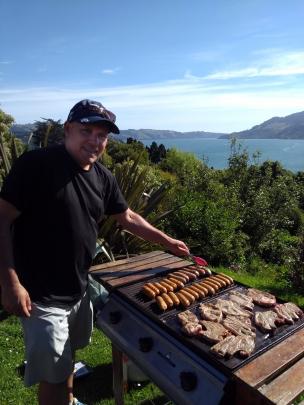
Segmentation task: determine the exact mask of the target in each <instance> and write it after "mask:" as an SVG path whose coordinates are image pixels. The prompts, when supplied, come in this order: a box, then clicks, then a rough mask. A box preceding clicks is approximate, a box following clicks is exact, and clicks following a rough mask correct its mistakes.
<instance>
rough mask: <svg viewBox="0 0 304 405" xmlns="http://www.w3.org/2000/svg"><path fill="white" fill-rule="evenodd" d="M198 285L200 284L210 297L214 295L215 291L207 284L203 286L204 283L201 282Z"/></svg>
mask: <svg viewBox="0 0 304 405" xmlns="http://www.w3.org/2000/svg"><path fill="white" fill-rule="evenodd" d="M200 284H201V285H202V286H203V287H205V288H207V290H208V294H211V295H213V294H215V289H214V288H213V287H211V285H210V284H207V283H206V284H205V282H204V281H202V282H201V283H200Z"/></svg>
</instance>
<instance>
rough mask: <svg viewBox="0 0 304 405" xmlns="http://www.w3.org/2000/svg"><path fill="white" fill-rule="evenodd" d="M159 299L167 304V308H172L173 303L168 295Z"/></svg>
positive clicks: (163, 295)
mask: <svg viewBox="0 0 304 405" xmlns="http://www.w3.org/2000/svg"><path fill="white" fill-rule="evenodd" d="M161 297H162V298H163V300H164V301H165V303H166V304H167V307H168V308H172V307H173V305H174V304H173V301H172V299H171V298H170V297H169V295H168V294H165V293H164V294H162V295H161Z"/></svg>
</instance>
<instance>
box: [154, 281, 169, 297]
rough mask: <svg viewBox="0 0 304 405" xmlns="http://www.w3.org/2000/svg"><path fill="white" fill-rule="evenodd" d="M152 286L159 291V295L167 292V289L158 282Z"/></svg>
mask: <svg viewBox="0 0 304 405" xmlns="http://www.w3.org/2000/svg"><path fill="white" fill-rule="evenodd" d="M154 285H155V286H156V287H157V288H158V289H159V292H160V294H163V293H166V292H167V288H166V287H164V286H163V285H161V284H159V283H158V282H155V283H154Z"/></svg>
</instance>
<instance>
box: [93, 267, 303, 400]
mask: <svg viewBox="0 0 304 405" xmlns="http://www.w3.org/2000/svg"><path fill="white" fill-rule="evenodd" d="M159 276H160V275H158V277H153V278H151V279H149V280H147V279H146V280H145V281H144V282H137V283H135V284H131V285H127V286H123V287H120V288H117V289H115V290H114V291H113V292H112V293H111V294H110V298H109V301H108V303H107V304H106V305H105V306H104V307H103V308H102V309H101V310H100V311H99V313H98V317H97V324H98V327H99V328H100V329H102V330H103V331H104V333H105V334H106V335H107V336H108V337H109V338H110V339H111V341H112V342H113V343H114V344H116V345H117V346H118V347H119V348H120V350H122V351H123V352H125V353H126V354H127V355H128V356H129V357H130V358H131V359H132V360H133V361H134V362H135V363H136V364H137V365H138V366H139V367H140V368H141V369H142V371H143V372H144V373H145V374H146V375H148V376H149V377H150V378H151V380H152V381H154V382H155V383H156V384H157V385H158V386H159V387H160V388H161V389H162V390H163V391H164V392H165V393H166V394H167V395H168V396H169V397H170V398H171V399H172V400H173V401H174V403H176V404H183V405H184V404H189V405H190V404H191V405H195V404H204V405H205V404H206V405H208V404H210V405H214V404H218V403H220V402H221V400H222V399H223V397H224V393H225V387H226V385H227V382H228V381H229V379H230V377H231V374H232V372H234V371H235V370H237V369H238V368H240V367H241V366H243V365H244V364H245V363H246V362H248V361H250V360H252V359H253V358H255V357H257V356H258V355H259V354H261V353H262V352H264V351H266V350H268V349H269V348H270V347H272V346H273V345H275V344H276V343H279V342H280V341H281V340H282V339H285V338H286V337H287V336H288V335H290V334H292V333H293V332H295V331H296V330H298V329H299V328H301V327H302V325H303V323H304V319H303V318H302V319H300V320H299V321H297V322H296V323H295V324H293V325H283V326H280V327H278V328H277V329H276V331H275V332H274V333H273V334H272V335H269V334H263V333H262V332H260V331H257V336H256V348H255V351H254V352H253V353H252V355H251V356H249V357H248V358H246V359H242V358H239V357H237V356H234V357H232V358H230V359H219V358H218V357H216V356H215V355H214V354H212V353H211V352H210V347H211V346H210V345H208V344H206V343H204V342H203V341H202V340H200V339H197V338H193V337H191V338H190V337H186V336H185V335H183V334H182V333H181V331H180V325H179V323H178V321H177V318H176V315H177V314H178V313H180V312H182V311H183V309H181V308H180V307H178V308H174V309H171V310H169V311H166V312H165V313H161V312H160V310H159V309H158V307H157V306H156V304H155V302H154V301H153V300H149V299H148V298H147V297H145V296H144V294H143V293H142V292H141V289H142V286H143V285H144V284H145V283H146V282H147V281H158V280H159V279H160V278H161V277H159ZM233 290H238V291H240V292H244V291H245V290H246V287H245V286H242V285H240V284H234V285H232V286H230V287H227V288H226V289H223V290H221V291H219V292H218V293H217V294H215V295H214V296H211V297H206V298H204V299H203V300H201V301H200V302H212V301H213V300H215V299H216V298H223V299H225V298H228V294H229V292H231V291H233ZM198 306H199V303H198V302H196V303H194V304H193V305H191V306H190V307H189V308H187V309H190V310H191V311H192V312H193V313H197V310H198ZM258 309H259V311H262V310H263V308H261V307H259V308H258ZM264 310H266V309H264Z"/></svg>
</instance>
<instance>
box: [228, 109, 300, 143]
mask: <svg viewBox="0 0 304 405" xmlns="http://www.w3.org/2000/svg"><path fill="white" fill-rule="evenodd" d="M231 136H235V137H237V138H240V139H304V111H302V112H298V113H294V114H291V115H287V116H286V117H273V118H270V119H269V120H267V121H265V122H263V123H262V124H260V125H255V126H254V127H252V128H251V129H248V130H246V131H241V132H233V133H232V134H230V135H223V136H221V137H220V138H222V139H227V138H229V137H231Z"/></svg>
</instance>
